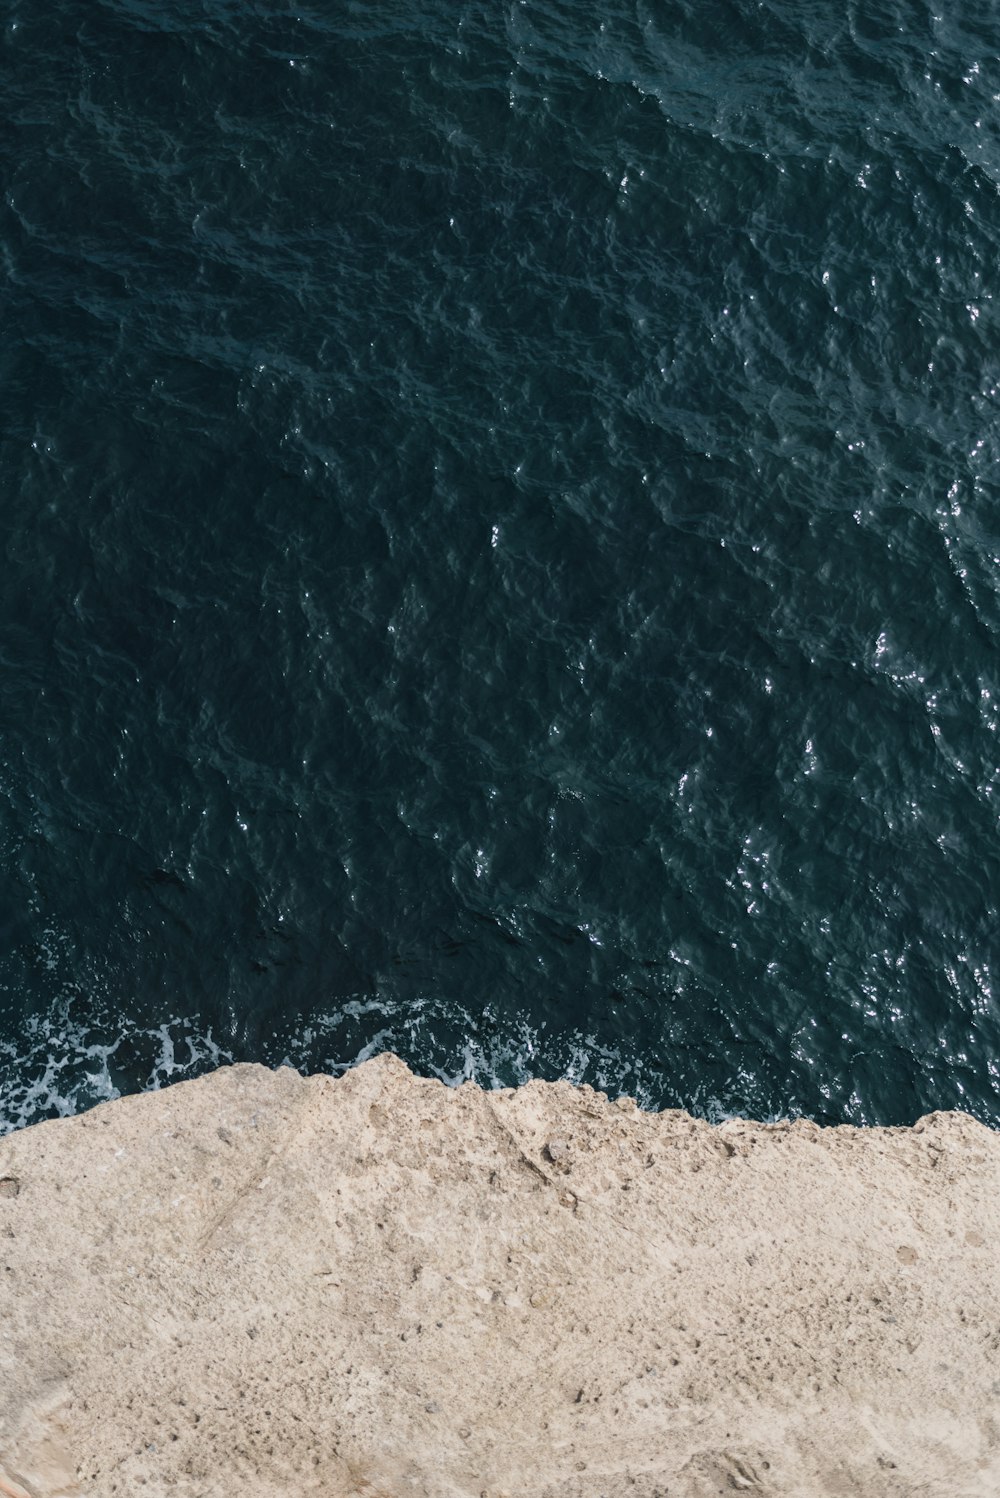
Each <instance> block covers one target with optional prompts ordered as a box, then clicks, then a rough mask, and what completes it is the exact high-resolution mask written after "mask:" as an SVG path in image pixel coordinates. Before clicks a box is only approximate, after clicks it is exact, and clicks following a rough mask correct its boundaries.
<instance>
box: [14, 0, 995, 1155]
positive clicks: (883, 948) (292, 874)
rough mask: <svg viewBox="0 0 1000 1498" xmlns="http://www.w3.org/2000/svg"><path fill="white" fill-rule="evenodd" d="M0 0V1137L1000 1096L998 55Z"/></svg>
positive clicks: (606, 10)
mask: <svg viewBox="0 0 1000 1498" xmlns="http://www.w3.org/2000/svg"><path fill="white" fill-rule="evenodd" d="M941 12H942V13H941V14H936V13H935V12H934V11H933V10H932V9H930V8H928V7H927V6H925V5H921V4H916V3H909V0H907V3H901V0H886V3H883V4H878V5H865V6H859V5H855V4H848V5H847V6H845V7H834V8H833V9H831V8H830V7H829V6H821V5H817V4H814V3H807V0H765V3H760V4H758V3H750V0H730V3H722V0H720V3H718V4H712V5H705V4H693V3H692V4H687V5H678V4H665V5H647V4H643V3H639V4H626V3H623V0H606V3H602V4H601V5H600V6H595V5H590V4H586V3H580V0H573V3H570V0H521V3H515V4H509V3H488V4H463V3H461V0H459V3H455V0H406V3H405V4H404V3H400V0H378V3H370V0H368V3H365V4H342V3H337V4H329V5H319V4H314V5H298V4H296V5H291V4H284V3H281V0H269V3H264V0H256V3H254V0H51V3H50V4H47V5H45V6H40V5H38V4H30V3H28V0H9V3H8V4H7V5H6V7H5V9H4V22H3V45H2V47H0V118H2V133H3V140H4V142H5V148H4V152H3V157H2V160H3V173H2V177H3V181H2V188H3V195H2V202H0V265H2V274H3V281H2V287H3V290H2V323H0V395H2V407H0V493H2V503H0V538H2V557H3V585H2V589H0V707H2V712H0V860H2V861H0V868H2V899H0V922H2V925H0V1127H7V1128H9V1127H12V1126H16V1125H18V1124H20V1123H23V1122H26V1121H29V1120H34V1119H39V1118H43V1117H49V1116H52V1115H54V1114H58V1113H65V1112H70V1111H75V1110H77V1109H79V1108H81V1107H84V1106H86V1105H88V1104H90V1103H92V1102H94V1101H95V1100H97V1099H98V1098H101V1097H105V1096H108V1095H112V1094H113V1093H114V1092H116V1091H127V1090H135V1089H138V1088H142V1087H147V1086H156V1085H160V1084H162V1083H164V1082H166V1081H168V1080H170V1079H172V1078H177V1077H181V1076H185V1075H192V1074H194V1073H196V1072H197V1071H199V1070H200V1069H203V1068H205V1067H207V1066H211V1065H214V1064H216V1063H217V1062H219V1061H220V1060H224V1059H227V1058H232V1059H250V1060H263V1061H266V1062H269V1063H272V1064H275V1063H278V1062H282V1061H289V1062H291V1063H292V1064H294V1065H296V1066H299V1067H302V1068H304V1069H325V1070H329V1071H339V1070H341V1069H342V1068H344V1067H345V1066H347V1065H349V1064H350V1063H351V1062H352V1061H354V1060H356V1059H357V1058H359V1057H362V1056H366V1055H368V1054H370V1053H372V1052H373V1051H375V1050H378V1049H382V1048H386V1047H392V1048H393V1049H395V1050H397V1051H398V1052H400V1054H401V1055H403V1056H404V1058H405V1059H406V1060H407V1061H409V1062H410V1063H411V1064H412V1065H413V1066H414V1067H415V1068H416V1069H418V1070H420V1071H422V1072H425V1073H428V1074H435V1075H438V1076H442V1077H445V1078H447V1079H449V1080H456V1079H460V1078H462V1077H468V1076H474V1077H476V1078H478V1079H479V1080H481V1081H483V1082H485V1083H489V1084H497V1083H502V1084H510V1083H513V1082H515V1081H518V1080H522V1079H524V1078H526V1077H529V1076H545V1077H555V1076H570V1077H574V1078H577V1079H582V1080H585V1081H588V1082H591V1083H593V1084H594V1085H597V1086H600V1087H603V1088H606V1089H607V1090H609V1091H611V1092H620V1091H623V1090H624V1091H629V1092H635V1093H637V1094H638V1096H639V1097H640V1099H641V1100H642V1101H643V1103H644V1104H646V1105H647V1106H665V1105H684V1106H687V1107H691V1108H693V1109H694V1110H695V1111H697V1112H700V1113H703V1114H708V1115H709V1116H718V1114H719V1113H721V1112H725V1111H733V1110H734V1111H740V1112H747V1113H750V1114H753V1115H756V1116H764V1117H766V1116H770V1115H772V1114H775V1113H786V1112H804V1113H806V1114H809V1115H812V1116H814V1117H816V1118H818V1119H821V1120H824V1121H831V1120H832V1121H842V1120H850V1121H854V1122H882V1123H897V1122H910V1121H912V1120H913V1119H914V1118H915V1117H917V1116H918V1115H919V1114H920V1113H921V1112H924V1111H926V1110H928V1109H931V1108H950V1107H956V1106H957V1107H963V1108H967V1109H969V1110H970V1111H971V1112H972V1113H974V1114H975V1115H976V1116H977V1117H979V1118H982V1119H984V1120H986V1121H988V1122H995V1121H996V1119H997V1117H998V1103H1000V1024H998V1014H997V1004H996V1000H995V997H994V984H995V982H996V981H997V977H998V976H1000V975H998V974H997V972H996V969H997V964H998V961H1000V957H998V952H997V940H998V901H1000V857H998V854H1000V837H998V815H1000V744H998V727H1000V655H998V639H1000V506H998V499H1000V486H998V458H1000V435H998V424H997V413H998V390H1000V340H998V327H997V303H996V301H995V283H996V267H997V265H998V264H1000V108H998V105H1000V20H998V18H997V14H996V12H995V11H994V10H993V9H992V8H991V7H989V6H985V7H984V6H982V5H975V4H973V3H972V0H957V3H955V4H952V5H948V6H942V7H941Z"/></svg>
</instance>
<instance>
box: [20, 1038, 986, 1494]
mask: <svg viewBox="0 0 1000 1498" xmlns="http://www.w3.org/2000/svg"><path fill="white" fill-rule="evenodd" d="M998 1227H1000V1139H998V1136H997V1135H996V1134H993V1133H991V1132H990V1131H989V1130H987V1129H985V1128H983V1127H981V1126H980V1125H979V1124H977V1123H975V1122H973V1121H972V1120H971V1119H969V1118H967V1117H965V1116H963V1115H961V1114H933V1115H931V1116H930V1117H928V1118H925V1119H922V1120H921V1121H920V1122H919V1123H918V1124H917V1125H916V1126H915V1127H914V1128H913V1129H852V1128H838V1129H825V1130H824V1129H819V1128H816V1127H815V1126H813V1125H811V1124H808V1123H795V1124H775V1125H760V1124H751V1123H743V1122H732V1123H728V1124H724V1125H722V1126H721V1127H718V1128H713V1127H710V1126H709V1125H707V1124H704V1123H699V1122H695V1121H694V1120H693V1119H691V1118H689V1117H688V1116H687V1115H686V1114H682V1113H664V1114H660V1115H650V1114H645V1113H641V1112H638V1111H637V1110H636V1109H635V1108H634V1107H633V1106H632V1105H631V1104H626V1103H618V1104H611V1103H608V1102H607V1101H606V1100H605V1099H604V1098H603V1096H602V1095H601V1094H599V1093H594V1092H592V1091H590V1090H589V1089H587V1088H579V1089H577V1088H574V1087H572V1086H570V1085H569V1084H566V1083H559V1084H549V1083H531V1084H530V1085H529V1086H527V1087H523V1088H521V1089H519V1090H517V1091H508V1092H492V1093H489V1092H482V1091H480V1090H479V1089H478V1088H477V1087H474V1086H471V1085H467V1086H464V1087H461V1088H459V1089H457V1090H451V1089H448V1088H445V1087H443V1086H441V1085H440V1083H437V1082H430V1081H422V1080H418V1079H416V1078H414V1077H413V1076H411V1074H410V1073H409V1072H408V1071H407V1069H406V1068H405V1067H404V1066H403V1064H402V1063H401V1062H400V1061H398V1060H397V1059H395V1058H394V1057H391V1056H381V1057H379V1058H377V1059H376V1060H374V1061H370V1062H368V1063H366V1064H365V1065H364V1066H361V1067H359V1068H358V1069H357V1070H356V1071H352V1072H350V1073H348V1074H347V1075H346V1076H345V1077H343V1078H342V1079H340V1080H339V1081H333V1080H331V1079H330V1078H327V1077H312V1078H310V1079H309V1080H303V1079H301V1078H300V1077H299V1076H297V1075H296V1074H295V1073H294V1072H292V1071H289V1070H282V1071H279V1072H276V1073H275V1072H269V1071H266V1070H265V1069H264V1068H262V1067H257V1066H237V1067H231V1068H224V1069H222V1070H220V1071H218V1072H216V1073H215V1074H214V1075H212V1076H210V1077H207V1078H203V1079H202V1080H200V1081H197V1082H189V1083H184V1084H182V1085H180V1086H177V1087H173V1088H170V1089H168V1090H167V1091H165V1092H159V1093H153V1094H146V1095H144V1096H140V1097H131V1098H127V1099H123V1100H122V1101H120V1102H114V1103H109V1104H106V1105H104V1106H103V1107H100V1108H97V1109H95V1110H94V1111H93V1112H91V1113H88V1114H85V1115H83V1116H82V1117H80V1118H74V1119H68V1120H63V1121H59V1122H56V1123H46V1124H40V1125H38V1126H36V1127H35V1128H31V1129H27V1130H25V1131H24V1132H22V1133H19V1134H15V1135H13V1136H11V1137H9V1138H7V1139H6V1140H3V1141H0V1492H6V1493H11V1492H13V1493H20V1492H21V1491H22V1490H23V1491H24V1492H26V1493H28V1494H30V1495H31V1498H56V1495H71V1494H73V1495H81V1494H82V1495H88V1498H104V1495H106V1494H119V1495H129V1498H131V1495H135V1494H143V1495H149V1498H151V1495H159V1494H163V1495H173V1498H211V1495H223V1494H224V1495H227V1498H237V1495H238V1498H257V1495H261V1498H263V1495H268V1498H276V1495H285V1494H288V1495H295V1498H298V1495H307V1494H322V1495H326V1498H340V1495H345V1498H346V1495H348V1494H364V1495H367V1498H376V1495H382V1498H403V1495H418V1494H419V1495H433V1498H452V1495H455V1498H457V1495H462V1498H480V1495H482V1494H488V1495H489V1498H499V1495H500V1494H504V1493H505V1494H508V1495H510V1498H543V1495H545V1498H556V1495H558V1498H601V1495H606V1498H654V1495H659V1498H667V1495H669V1498H689V1495H690V1498H707V1495H709V1494H723V1495H727V1498H730V1495H732V1494H733V1493H737V1492H746V1493H748V1494H751V1495H756V1498H764V1495H771V1494H774V1495H778V1494H782V1495H792V1494H794V1495H801V1498H824V1495H827V1494H830V1495H833V1494H836V1495H854V1494H857V1495H863V1498H880V1495H889V1494H892V1495H904V1494H906V1495H920V1498H936V1495H940V1498H962V1495H977V1498H978V1495H990V1498H996V1495H998V1494H1000V1352H998V1345H1000V1294H998V1291H1000V1274H998Z"/></svg>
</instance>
